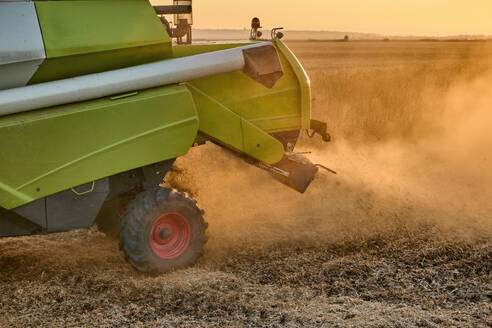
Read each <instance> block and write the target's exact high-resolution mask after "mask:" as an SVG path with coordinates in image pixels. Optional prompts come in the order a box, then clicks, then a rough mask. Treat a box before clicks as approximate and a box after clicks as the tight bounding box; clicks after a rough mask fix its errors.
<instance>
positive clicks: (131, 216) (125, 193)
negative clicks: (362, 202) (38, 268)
mask: <svg viewBox="0 0 492 328" xmlns="http://www.w3.org/2000/svg"><path fill="white" fill-rule="evenodd" d="M180 2H184V1H176V2H175V4H176V3H177V4H176V5H175V6H163V7H156V8H153V7H152V6H151V4H150V3H149V2H148V1H146V0H113V1H104V0H87V1H70V0H58V1H7V2H6V1H0V149H1V157H0V236H2V237H7V236H21V235H33V234H44V233H53V232H61V231H68V230H72V229H80V228H89V227H91V226H93V225H94V224H95V223H97V224H98V225H99V226H100V228H101V230H103V231H105V232H110V231H111V229H113V230H114V229H115V227H117V233H118V235H119V236H120V241H121V249H122V250H123V252H124V253H125V255H126V257H127V259H128V260H129V262H130V263H131V264H132V265H133V266H134V267H135V268H137V269H138V270H141V271H161V272H162V271H168V270H172V269H176V268H183V267H186V266H189V265H192V264H193V263H194V262H195V261H196V260H197V259H198V257H199V256H200V255H201V254H202V253H203V246H204V244H205V242H206V236H205V230H206V226H207V225H206V223H205V222H204V220H203V212H202V211H201V210H200V209H199V208H198V207H197V204H196V201H194V200H192V199H190V198H188V196H187V195H186V194H185V193H182V192H179V191H176V190H171V189H166V188H162V187H160V185H161V184H162V182H163V179H164V178H165V176H166V173H167V172H168V171H169V170H170V169H171V167H172V165H173V162H174V160H175V159H176V158H177V157H179V156H183V155H185V154H186V153H187V152H188V150H189V149H190V148H191V147H193V146H199V145H202V144H204V143H206V142H207V141H210V142H213V143H216V144H218V145H220V146H223V147H225V148H227V149H230V150H231V151H232V152H234V153H236V154H238V155H239V156H242V157H243V158H244V159H246V160H247V162H248V163H250V164H253V165H257V166H258V167H260V168H262V169H266V170H268V171H270V172H271V174H272V176H274V177H275V178H277V179H278V180H280V181H281V182H283V183H285V184H287V185H288V186H290V187H292V188H294V189H296V190H298V191H300V192H304V191H305V190H306V188H307V187H308V185H309V184H310V182H311V181H312V179H313V177H314V176H315V174H316V172H317V171H318V167H317V166H316V165H313V164H312V163H311V162H309V160H307V159H306V158H304V157H302V156H300V155H298V154H295V153H294V146H295V144H296V141H297V139H298V136H299V134H300V132H301V131H303V130H308V131H309V130H310V132H311V133H313V132H318V133H319V134H321V135H322V137H323V139H325V141H328V140H329V135H328V134H327V133H326V124H324V123H322V122H318V121H312V120H311V118H310V108H311V102H310V101H311V99H310V97H311V95H310V84H309V79H308V77H307V75H306V73H305V71H304V69H303V68H302V67H301V65H300V63H299V61H298V60H297V59H296V57H295V56H294V55H293V54H292V52H291V51H290V50H289V49H288V48H287V47H286V46H285V45H284V44H283V43H282V42H281V41H280V40H278V39H279V37H280V36H281V34H280V33H276V32H273V33H272V36H273V39H272V40H270V41H244V42H241V43H208V44H205V43H204V44H189V45H175V46H173V44H172V39H171V37H175V38H177V39H178V41H179V43H185V44H186V43H191V27H190V25H191V23H192V20H186V19H183V18H178V20H179V21H178V24H177V25H176V22H175V25H176V27H175V28H172V27H171V24H169V23H168V22H167V20H166V19H165V18H164V17H165V16H163V15H166V14H175V15H176V16H178V17H179V15H191V11H192V10H191V8H192V7H191V1H186V2H187V4H185V5H183V4H180ZM175 19H176V18H175ZM163 23H164V24H163ZM170 36H171V37H170ZM183 37H187V39H186V41H184V40H183ZM197 164H198V163H197Z"/></svg>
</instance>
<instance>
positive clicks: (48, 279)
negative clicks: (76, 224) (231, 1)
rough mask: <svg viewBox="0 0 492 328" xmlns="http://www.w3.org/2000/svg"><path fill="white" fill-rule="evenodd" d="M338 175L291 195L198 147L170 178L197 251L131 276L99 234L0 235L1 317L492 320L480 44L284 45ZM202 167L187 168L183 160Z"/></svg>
mask: <svg viewBox="0 0 492 328" xmlns="http://www.w3.org/2000/svg"><path fill="white" fill-rule="evenodd" d="M289 46H290V47H291V48H292V49H293V50H294V52H295V53H296V54H297V55H298V56H299V58H300V59H301V61H302V62H303V64H304V66H305V68H306V69H307V71H308V73H309V75H310V77H311V79H312V88H313V118H317V119H322V120H325V121H327V122H328V124H329V129H330V132H331V133H332V135H333V137H334V140H333V142H332V143H330V144H323V143H322V142H321V141H320V140H318V138H315V139H309V138H308V137H307V136H305V135H303V137H302V138H301V140H300V142H299V145H298V150H300V151H311V152H312V154H311V155H310V157H311V158H312V159H313V160H314V161H315V162H317V163H321V164H324V165H326V166H328V167H331V168H333V169H335V170H336V171H338V173H339V174H338V175H337V176H334V175H330V174H328V173H325V172H321V173H320V174H319V176H318V178H317V179H316V181H315V182H314V183H313V184H312V186H311V187H310V189H309V190H308V192H307V193H306V194H304V195H299V194H297V193H296V192H294V191H291V190H288V189H287V188H285V187H284V186H282V185H280V184H279V183H277V182H275V181H273V180H271V178H270V177H269V176H268V174H267V173H265V172H262V171H260V170H258V169H257V168H254V167H249V166H247V165H246V164H245V163H244V162H242V161H240V160H239V159H236V158H235V157H232V156H231V155H230V154H229V153H228V152H226V151H223V150H221V149H220V148H218V147H217V146H214V145H212V144H209V145H207V146H204V147H200V148H196V149H193V150H192V151H191V152H190V153H189V154H188V155H187V156H186V157H183V158H180V159H179V160H178V161H177V163H176V168H175V170H174V171H173V172H172V173H171V174H170V176H169V183H171V184H172V185H175V186H179V187H180V188H184V189H186V190H187V191H189V192H190V193H191V194H192V196H194V197H195V198H197V199H198V201H199V204H200V206H201V207H202V208H204V209H205V210H206V215H205V218H206V220H207V221H208V222H209V229H208V236H209V242H208V244H207V246H206V254H205V256H204V257H203V258H202V259H201V260H200V261H199V263H198V264H197V265H196V266H195V267H193V268H190V269H187V270H183V271H179V272H174V273H170V274H167V275H161V276H156V275H148V274H142V273H138V272H136V271H135V270H133V269H132V268H131V267H130V266H129V265H128V264H127V263H126V262H125V261H124V258H123V256H122V254H121V253H120V252H119V251H118V242H117V241H116V240H114V239H111V238H109V237H105V236H104V235H103V234H101V233H99V232H98V231H97V230H96V229H91V230H89V231H75V232H69V233H63V234H56V235H49V236H33V237H23V238H12V239H3V240H0V326H3V327H31V326H33V327H35V326H57V327H79V326H100V327H130V326H131V327H156V326H157V327H224V326H230V327H244V326H246V327H248V326H249V327H276V326H277V327H361V326H364V327H385V326H391V327H442V326H445V327H446V326H454V327H490V326H492V317H491V315H490V313H491V312H492V272H491V270H492V202H491V199H492V187H491V186H492V166H491V164H490V161H491V160H492V158H491V156H492V155H491V154H492V153H491V150H492V130H491V129H490V126H492V92H491V85H492V71H490V68H492V65H491V60H490V58H492V43H487V42H348V43H346V42H290V43H289ZM197 163H199V164H197Z"/></svg>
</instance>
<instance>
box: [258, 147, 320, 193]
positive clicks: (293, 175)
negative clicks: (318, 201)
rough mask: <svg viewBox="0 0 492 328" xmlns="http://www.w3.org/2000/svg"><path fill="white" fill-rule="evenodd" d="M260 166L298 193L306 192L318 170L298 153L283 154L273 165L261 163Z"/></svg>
mask: <svg viewBox="0 0 492 328" xmlns="http://www.w3.org/2000/svg"><path fill="white" fill-rule="evenodd" d="M260 167H261V168H263V169H266V170H268V171H269V172H270V174H271V175H272V176H273V177H274V178H275V179H276V180H278V181H280V182H282V183H283V184H285V185H287V186H289V187H291V188H292V189H294V190H297V191H298V192H300V193H304V192H306V190H307V188H308V187H309V185H310V184H311V182H312V181H313V179H314V177H315V176H316V173H318V170H319V168H318V166H317V165H314V164H313V163H311V161H310V160H309V159H307V158H306V157H304V156H302V155H299V154H292V155H285V156H284V158H283V159H282V160H281V161H280V162H279V163H278V164H275V166H272V165H267V164H263V163H262V164H260Z"/></svg>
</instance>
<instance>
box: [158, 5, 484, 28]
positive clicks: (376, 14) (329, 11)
mask: <svg viewBox="0 0 492 328" xmlns="http://www.w3.org/2000/svg"><path fill="white" fill-rule="evenodd" d="M151 2H152V3H153V4H172V1H171V0H154V1H151ZM194 12H195V15H194V17H195V28H219V29H226V28H231V29H242V28H245V27H247V26H248V24H249V22H250V20H251V18H252V17H253V16H258V17H260V18H261V20H262V24H263V26H264V27H265V28H270V27H273V26H284V27H285V28H287V29H291V30H336V31H347V32H374V33H381V34H387V35H439V36H441V35H456V34H491V35H492V0H311V1H308V0H289V1H285V0H284V1H282V0H262V1H260V0H249V1H247V0H195V1H194Z"/></svg>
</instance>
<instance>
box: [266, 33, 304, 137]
mask: <svg viewBox="0 0 492 328" xmlns="http://www.w3.org/2000/svg"><path fill="white" fill-rule="evenodd" d="M275 45H276V46H277V49H278V50H279V51H280V52H281V53H282V54H283V55H284V56H285V58H286V59H287V61H288V62H289V65H290V67H292V69H293V71H294V73H295V75H296V77H297V80H298V83H299V87H300V92H301V113H302V129H304V130H308V129H309V128H310V126H311V81H310V79H309V76H308V75H307V73H306V71H305V70H304V67H302V65H301V62H300V61H299V59H297V57H296V56H295V55H294V53H293V52H292V51H291V50H290V49H289V48H288V47H287V46H286V45H285V44H284V43H283V42H281V41H277V42H275Z"/></svg>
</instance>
